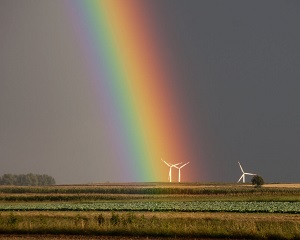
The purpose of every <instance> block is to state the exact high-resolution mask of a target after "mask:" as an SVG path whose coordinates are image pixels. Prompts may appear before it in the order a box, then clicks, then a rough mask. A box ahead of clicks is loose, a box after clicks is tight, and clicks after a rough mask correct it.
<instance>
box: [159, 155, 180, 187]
mask: <svg viewBox="0 0 300 240" xmlns="http://www.w3.org/2000/svg"><path fill="white" fill-rule="evenodd" d="M161 160H162V161H163V162H164V163H165V164H167V165H168V167H169V168H170V170H169V180H170V182H172V167H176V166H177V165H178V164H181V162H180V163H176V164H170V163H167V162H166V161H164V160H163V159H161Z"/></svg>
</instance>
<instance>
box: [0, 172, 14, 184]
mask: <svg viewBox="0 0 300 240" xmlns="http://www.w3.org/2000/svg"><path fill="white" fill-rule="evenodd" d="M15 180H16V179H15V176H14V175H13V174H8V173H6V174H4V175H3V176H2V177H1V181H0V182H1V185H14V184H15Z"/></svg>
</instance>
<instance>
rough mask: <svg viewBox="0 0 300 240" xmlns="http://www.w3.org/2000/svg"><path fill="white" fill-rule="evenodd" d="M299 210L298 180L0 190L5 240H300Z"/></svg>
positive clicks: (1, 231) (0, 226) (0, 231)
mask: <svg viewBox="0 0 300 240" xmlns="http://www.w3.org/2000/svg"><path fill="white" fill-rule="evenodd" d="M299 213H300V185H299V184H269V185H265V186H263V187H262V188H254V187H253V186H250V185H246V184H200V183H189V184H184V183H127V184H97V185H77V186H75V185H72V186H49V187H8V186H7V187H5V186H4V187H0V234H1V236H0V238H6V239H13V238H14V239H19V238H22V237H25V236H26V237H27V238H28V237H31V238H32V239H34V238H44V239H76V238H80V239H81V238H86V239H98V238H100V237H101V238H102V239H103V238H104V239H113V238H117V239H120V238H121V237H122V238H123V239H131V238H132V239H146V238H155V239H161V238H163V239H168V238H184V239H186V238H190V239H194V238H201V239H204V238H205V239H206V238H226V239H229V238H230V239H246V238H247V239H249V238H256V239H257V238H259V239H300V214H299ZM28 234H29V235H28Z"/></svg>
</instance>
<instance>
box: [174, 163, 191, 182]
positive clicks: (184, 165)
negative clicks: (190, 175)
mask: <svg viewBox="0 0 300 240" xmlns="http://www.w3.org/2000/svg"><path fill="white" fill-rule="evenodd" d="M189 163H190V162H187V163H185V164H183V165H182V166H181V167H177V166H174V167H175V168H177V169H178V182H180V169H181V168H183V167H184V166H185V165H188V164H189Z"/></svg>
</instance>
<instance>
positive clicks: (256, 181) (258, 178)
mask: <svg viewBox="0 0 300 240" xmlns="http://www.w3.org/2000/svg"><path fill="white" fill-rule="evenodd" d="M251 182H252V185H255V187H261V186H262V185H264V183H265V182H264V179H263V178H262V177H261V176H259V175H255V176H254V177H253V178H252V179H251Z"/></svg>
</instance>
